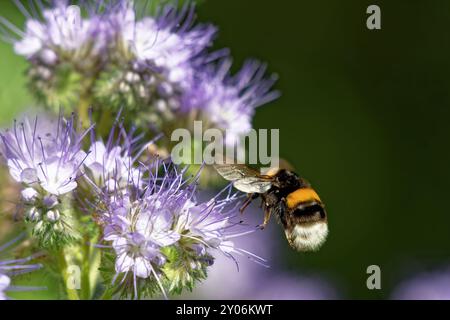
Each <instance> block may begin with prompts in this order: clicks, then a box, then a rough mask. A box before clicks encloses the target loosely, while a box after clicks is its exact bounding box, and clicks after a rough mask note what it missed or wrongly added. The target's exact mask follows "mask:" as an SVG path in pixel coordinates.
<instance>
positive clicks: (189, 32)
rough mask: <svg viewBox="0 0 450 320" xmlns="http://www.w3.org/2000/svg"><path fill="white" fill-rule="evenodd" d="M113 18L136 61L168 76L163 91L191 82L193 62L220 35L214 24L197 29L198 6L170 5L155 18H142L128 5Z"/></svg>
mask: <svg viewBox="0 0 450 320" xmlns="http://www.w3.org/2000/svg"><path fill="white" fill-rule="evenodd" d="M113 16H114V17H115V19H112V20H113V21H115V25H116V26H118V27H116V29H117V30H119V31H118V36H119V38H120V40H121V41H122V42H123V43H122V46H123V47H126V48H128V50H129V52H130V53H131V55H132V57H133V60H134V62H135V63H136V64H137V65H138V66H140V67H143V68H151V69H154V72H155V74H161V75H163V76H164V77H165V79H166V81H167V82H166V83H165V85H163V86H162V88H161V90H164V87H165V89H166V90H170V89H168V88H167V87H168V86H169V84H170V83H181V82H183V80H184V81H185V80H187V79H190V77H191V74H192V72H193V69H192V66H191V61H192V59H193V58H195V57H196V56H197V55H198V54H199V53H201V52H202V51H204V50H205V49H206V48H207V47H209V46H210V45H211V44H212V40H213V38H214V36H215V33H216V28H215V27H214V26H211V25H195V26H193V21H194V6H193V5H189V4H187V5H185V6H184V7H183V9H182V10H178V9H177V8H176V7H174V6H172V5H166V6H164V7H162V8H160V10H159V12H158V13H157V14H156V15H155V17H150V16H146V17H143V18H138V17H137V13H136V9H135V8H133V7H132V2H127V3H124V4H123V5H122V7H121V10H119V11H118V12H117V13H116V14H115V15H113ZM154 80H156V79H154Z"/></svg>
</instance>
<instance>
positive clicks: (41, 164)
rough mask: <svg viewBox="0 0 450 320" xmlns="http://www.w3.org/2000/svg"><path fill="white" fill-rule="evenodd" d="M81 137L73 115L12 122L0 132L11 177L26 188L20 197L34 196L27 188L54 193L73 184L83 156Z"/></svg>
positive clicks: (29, 197)
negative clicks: (9, 127) (10, 125)
mask: <svg viewBox="0 0 450 320" xmlns="http://www.w3.org/2000/svg"><path fill="white" fill-rule="evenodd" d="M83 137H84V135H79V134H78V133H77V132H76V130H75V126H74V118H73V117H72V118H71V119H69V120H65V119H64V118H58V120H57V121H53V120H50V119H40V120H38V119H37V118H36V119H35V120H33V121H30V120H29V119H25V120H24V121H21V122H19V123H17V121H15V122H14V126H13V128H12V129H8V130H6V131H5V132H4V133H1V134H0V138H1V141H0V150H1V151H2V155H3V157H4V158H5V160H6V163H7V165H8V168H9V172H10V174H11V176H12V177H13V179H14V180H16V181H17V182H20V183H23V184H24V185H25V186H26V187H27V188H26V189H25V190H24V192H23V195H24V198H26V199H32V198H33V197H35V196H36V193H35V192H33V191H32V190H30V189H29V188H30V187H31V188H34V189H36V190H37V191H40V190H41V189H42V190H43V191H44V192H46V193H49V194H53V195H56V196H59V195H63V194H66V193H68V192H70V191H72V190H74V189H75V188H76V187H77V182H76V179H77V178H78V173H79V168H80V165H81V164H82V162H83V160H84V158H85V157H86V154H85V153H84V152H83V151H82V150H81V141H82V139H83ZM36 190H35V191H36Z"/></svg>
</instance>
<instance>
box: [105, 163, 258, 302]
mask: <svg viewBox="0 0 450 320" xmlns="http://www.w3.org/2000/svg"><path fill="white" fill-rule="evenodd" d="M185 173H186V172H185V170H181V171H179V170H178V169H177V168H176V167H174V166H173V165H172V164H167V163H165V162H160V161H159V160H155V161H154V162H153V163H152V166H151V167H149V168H147V169H146V171H145V174H144V175H145V178H144V182H143V184H142V185H139V186H138V185H136V184H129V186H128V188H127V189H128V190H127V192H115V194H113V195H111V191H112V190H109V191H106V192H104V193H103V196H102V198H103V201H102V202H101V204H100V208H104V209H103V210H101V209H100V210H99V211H100V212H101V215H102V220H103V222H102V224H103V225H104V240H105V241H106V242H109V243H111V247H112V249H113V250H114V252H115V256H116V258H115V270H114V272H115V273H116V276H115V277H114V280H113V281H116V284H117V283H119V285H123V286H124V287H125V288H127V289H128V290H129V292H128V294H129V295H134V297H138V288H142V287H143V286H146V285H147V286H150V287H151V283H152V282H153V283H154V284H157V287H159V288H160V291H161V292H162V293H163V294H164V295H165V296H166V291H168V292H170V293H174V292H178V291H180V290H181V289H189V288H190V289H192V286H193V285H194V283H195V282H196V281H198V280H202V279H204V277H206V269H207V268H208V267H209V266H210V265H211V264H212V263H213V260H214V258H213V255H212V254H213V253H214V252H220V253H222V254H224V255H225V256H227V257H229V258H231V259H233V260H234V261H236V260H235V257H234V255H235V254H238V255H245V256H247V257H249V258H251V259H254V260H256V261H258V262H263V261H264V260H263V259H261V258H259V257H257V256H255V255H253V254H251V253H250V252H247V251H245V250H243V249H240V248H236V247H235V246H234V244H233V239H234V238H236V237H239V236H243V235H245V234H248V233H251V232H254V231H255V230H256V227H250V226H246V225H243V224H242V223H241V221H239V220H238V217H237V215H238V213H237V212H238V210H237V206H238V197H237V195H236V194H231V190H232V189H231V188H227V189H226V190H224V191H223V192H224V193H227V195H226V196H222V195H221V194H220V195H218V196H216V197H214V198H213V199H210V200H209V201H206V202H202V201H198V200H197V199H196V179H192V180H190V179H185V177H184V175H185ZM225 191H226V192H225Z"/></svg>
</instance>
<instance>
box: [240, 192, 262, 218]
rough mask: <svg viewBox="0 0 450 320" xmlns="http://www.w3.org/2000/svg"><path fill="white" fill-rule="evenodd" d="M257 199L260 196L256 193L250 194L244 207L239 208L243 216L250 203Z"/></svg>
mask: <svg viewBox="0 0 450 320" xmlns="http://www.w3.org/2000/svg"><path fill="white" fill-rule="evenodd" d="M257 197H258V195H257V194H256V193H249V194H248V195H247V199H246V200H245V202H244V204H243V205H242V207H240V208H239V212H240V213H241V214H243V213H244V210H245V209H246V208H247V207H248V206H249V205H250V203H252V201H253V199H255V198H257Z"/></svg>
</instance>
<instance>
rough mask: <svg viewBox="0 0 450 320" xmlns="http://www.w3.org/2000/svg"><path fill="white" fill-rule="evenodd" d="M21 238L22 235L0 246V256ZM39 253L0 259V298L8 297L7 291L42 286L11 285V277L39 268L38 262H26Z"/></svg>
mask: <svg viewBox="0 0 450 320" xmlns="http://www.w3.org/2000/svg"><path fill="white" fill-rule="evenodd" d="M21 239H23V235H21V236H19V237H17V238H15V239H13V240H11V241H9V242H7V243H6V244H4V245H2V246H0V256H2V255H4V254H5V251H6V249H8V248H10V247H11V246H12V245H14V244H15V243H17V242H18V241H20V240H21ZM38 256H39V254H36V255H32V256H29V257H27V258H22V259H7V260H2V259H0V300H7V299H9V298H8V296H7V295H6V293H7V292H8V291H28V290H40V289H42V288H37V287H22V286H14V285H12V280H11V279H12V277H14V276H16V275H20V274H24V273H28V272H32V271H34V270H37V269H39V268H41V267H42V266H41V265H40V264H28V262H30V261H32V260H33V259H35V258H37V257H38Z"/></svg>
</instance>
